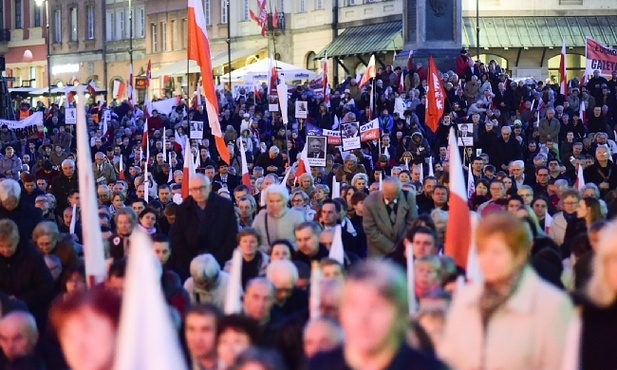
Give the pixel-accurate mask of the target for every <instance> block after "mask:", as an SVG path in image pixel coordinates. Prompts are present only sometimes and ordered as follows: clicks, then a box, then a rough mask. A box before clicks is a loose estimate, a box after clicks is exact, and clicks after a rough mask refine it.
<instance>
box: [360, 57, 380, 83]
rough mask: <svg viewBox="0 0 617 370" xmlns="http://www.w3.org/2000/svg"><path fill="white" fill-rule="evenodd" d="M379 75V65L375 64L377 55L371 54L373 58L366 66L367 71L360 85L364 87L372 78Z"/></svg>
mask: <svg viewBox="0 0 617 370" xmlns="http://www.w3.org/2000/svg"><path fill="white" fill-rule="evenodd" d="M375 77H377V67H376V66H375V55H374V54H373V55H371V59H369V61H368V65H367V66H366V71H364V75H363V76H362V80H360V83H359V84H358V86H359V87H360V88H362V86H364V85H365V84H366V83H367V82H368V81H369V80H370V79H371V78H375Z"/></svg>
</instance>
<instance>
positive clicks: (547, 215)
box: [544, 212, 553, 235]
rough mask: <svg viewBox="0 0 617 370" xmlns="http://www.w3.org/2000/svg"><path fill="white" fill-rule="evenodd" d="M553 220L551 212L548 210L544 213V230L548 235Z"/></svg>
mask: <svg viewBox="0 0 617 370" xmlns="http://www.w3.org/2000/svg"><path fill="white" fill-rule="evenodd" d="M552 222H553V216H551V214H550V213H548V212H546V213H545V214H544V232H545V233H546V235H548V232H549V231H550V230H551V223H552Z"/></svg>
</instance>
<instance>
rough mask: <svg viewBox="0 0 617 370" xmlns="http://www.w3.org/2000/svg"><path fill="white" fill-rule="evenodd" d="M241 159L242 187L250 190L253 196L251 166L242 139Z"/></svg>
mask: <svg viewBox="0 0 617 370" xmlns="http://www.w3.org/2000/svg"><path fill="white" fill-rule="evenodd" d="M240 159H241V160H242V185H244V186H246V187H247V188H249V189H250V191H251V194H252V192H253V187H252V186H251V175H250V174H249V166H248V163H247V161H246V152H245V149H244V141H242V139H240Z"/></svg>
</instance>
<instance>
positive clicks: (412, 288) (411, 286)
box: [405, 243, 418, 316]
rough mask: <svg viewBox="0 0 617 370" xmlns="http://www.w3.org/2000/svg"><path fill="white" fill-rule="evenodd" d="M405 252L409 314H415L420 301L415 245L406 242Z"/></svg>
mask: <svg viewBox="0 0 617 370" xmlns="http://www.w3.org/2000/svg"><path fill="white" fill-rule="evenodd" d="M405 254H406V259H407V299H408V300H409V315H412V316H413V315H415V314H416V313H417V312H418V301H417V298H416V278H415V272H414V270H415V269H414V267H415V266H414V265H413V263H414V261H413V246H412V244H411V243H405Z"/></svg>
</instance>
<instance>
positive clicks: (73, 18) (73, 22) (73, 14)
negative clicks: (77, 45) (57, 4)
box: [69, 7, 78, 42]
mask: <svg viewBox="0 0 617 370" xmlns="http://www.w3.org/2000/svg"><path fill="white" fill-rule="evenodd" d="M69 11H70V18H69V27H71V29H70V32H69V40H70V41H73V42H77V41H78V34H77V28H78V24H77V22H78V17H77V7H73V8H70V9H69Z"/></svg>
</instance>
